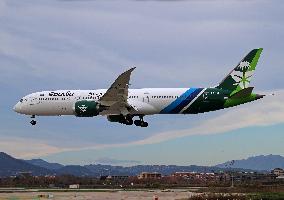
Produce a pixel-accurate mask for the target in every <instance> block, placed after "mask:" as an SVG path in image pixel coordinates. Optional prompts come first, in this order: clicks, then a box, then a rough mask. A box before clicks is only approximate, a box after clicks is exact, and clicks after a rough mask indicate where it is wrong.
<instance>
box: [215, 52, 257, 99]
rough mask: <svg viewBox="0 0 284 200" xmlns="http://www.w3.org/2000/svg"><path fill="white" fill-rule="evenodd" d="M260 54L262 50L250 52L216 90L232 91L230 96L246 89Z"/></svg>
mask: <svg viewBox="0 0 284 200" xmlns="http://www.w3.org/2000/svg"><path fill="white" fill-rule="evenodd" d="M261 52H262V48H259V49H253V50H252V51H250V52H249V53H248V54H247V55H246V56H245V57H244V58H243V59H242V60H241V62H239V64H238V65H237V66H236V67H235V68H234V69H233V70H232V71H231V72H230V73H229V74H228V75H227V76H226V77H225V78H224V80H223V81H222V82H221V83H220V84H219V85H218V86H217V88H219V89H224V90H229V91H232V93H231V95H233V94H235V93H237V92H239V91H240V90H242V89H244V88H248V87H249V83H250V81H251V77H252V75H253V72H254V70H255V67H256V64H257V61H258V59H259V57H260V54H261Z"/></svg>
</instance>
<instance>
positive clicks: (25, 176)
mask: <svg viewBox="0 0 284 200" xmlns="http://www.w3.org/2000/svg"><path fill="white" fill-rule="evenodd" d="M18 176H19V177H22V178H28V177H32V172H19V173H18Z"/></svg>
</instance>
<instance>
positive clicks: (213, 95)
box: [183, 88, 230, 114]
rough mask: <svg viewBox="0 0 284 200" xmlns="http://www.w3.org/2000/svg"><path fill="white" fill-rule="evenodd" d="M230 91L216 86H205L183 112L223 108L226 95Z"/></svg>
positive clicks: (200, 111) (191, 112)
mask: <svg viewBox="0 0 284 200" xmlns="http://www.w3.org/2000/svg"><path fill="white" fill-rule="evenodd" d="M229 94H230V91H226V90H221V89H217V88H207V89H206V90H205V91H204V92H203V94H201V95H200V96H199V97H198V98H197V99H196V100H195V102H194V103H192V104H191V105H190V106H189V108H187V109H186V110H185V111H184V112H183V114H197V113H203V112H209V111H214V110H219V109H223V108H224V104H225V102H226V97H228V96H229Z"/></svg>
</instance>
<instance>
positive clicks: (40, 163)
mask: <svg viewBox="0 0 284 200" xmlns="http://www.w3.org/2000/svg"><path fill="white" fill-rule="evenodd" d="M24 161H25V162H27V163H29V164H32V165H35V166H39V167H43V168H45V169H49V170H58V169H60V168H62V167H64V165H61V164H58V163H49V162H47V161H45V160H42V159H31V160H24Z"/></svg>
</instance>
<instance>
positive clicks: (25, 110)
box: [14, 88, 201, 116]
mask: <svg viewBox="0 0 284 200" xmlns="http://www.w3.org/2000/svg"><path fill="white" fill-rule="evenodd" d="M188 89H189V88H143V89H129V91H128V99H127V101H128V103H129V105H131V106H132V107H133V108H135V110H136V111H135V112H134V113H130V114H142V115H152V114H159V113H160V112H161V110H163V109H164V108H165V107H166V106H168V105H169V104H170V103H172V102H174V101H175V100H176V99H178V98H179V97H180V96H181V95H182V94H184V93H185V92H186V91H187V90H188ZM106 91H107V90H106V89H98V90H56V91H42V92H36V93H32V94H29V95H27V96H25V97H23V98H22V99H21V100H20V101H19V102H18V103H17V104H16V105H15V107H14V110H15V111H16V112H18V113H21V114H26V115H37V116H61V115H74V114H75V113H74V105H75V103H76V102H78V101H81V100H87V101H98V100H99V99H100V98H101V97H102V96H103V94H105V92H106ZM200 94H201V93H200ZM196 97H198V96H196Z"/></svg>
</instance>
